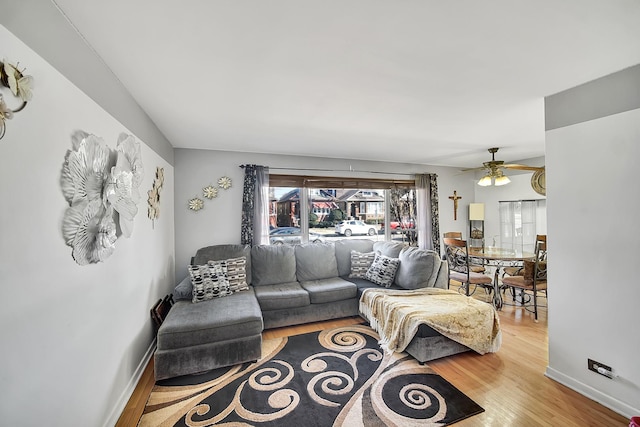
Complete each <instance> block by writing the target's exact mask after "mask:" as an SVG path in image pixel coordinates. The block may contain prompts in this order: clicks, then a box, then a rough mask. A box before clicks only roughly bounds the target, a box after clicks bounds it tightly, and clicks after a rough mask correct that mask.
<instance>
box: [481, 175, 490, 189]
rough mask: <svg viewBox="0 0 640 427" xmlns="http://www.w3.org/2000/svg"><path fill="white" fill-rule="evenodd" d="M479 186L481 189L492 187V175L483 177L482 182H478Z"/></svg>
mask: <svg viewBox="0 0 640 427" xmlns="http://www.w3.org/2000/svg"><path fill="white" fill-rule="evenodd" d="M478 185H479V186H481V187H487V186H489V185H491V175H485V176H483V177H482V178H481V179H480V181H478Z"/></svg>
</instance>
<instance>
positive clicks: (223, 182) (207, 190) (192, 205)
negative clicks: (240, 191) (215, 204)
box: [187, 176, 231, 212]
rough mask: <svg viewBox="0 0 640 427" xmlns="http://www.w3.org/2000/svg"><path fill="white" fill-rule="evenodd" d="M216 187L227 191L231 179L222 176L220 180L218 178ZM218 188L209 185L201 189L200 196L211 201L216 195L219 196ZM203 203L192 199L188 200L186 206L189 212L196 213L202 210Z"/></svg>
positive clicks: (196, 198) (199, 199)
mask: <svg viewBox="0 0 640 427" xmlns="http://www.w3.org/2000/svg"><path fill="white" fill-rule="evenodd" d="M218 185H219V186H220V188H222V189H223V190H228V189H229V188H231V178H229V177H227V176H223V177H222V178H219V179H218ZM220 188H218V187H215V186H213V185H211V184H209V185H207V186H206V187H203V188H202V196H203V197H204V198H205V199H207V200H213V199H215V198H216V197H218V195H219V194H220ZM204 202H205V201H204V200H202V199H201V198H199V197H194V198H193V199H189V202H188V205H187V206H188V207H189V209H190V210H192V211H194V212H198V211H199V210H201V209H204Z"/></svg>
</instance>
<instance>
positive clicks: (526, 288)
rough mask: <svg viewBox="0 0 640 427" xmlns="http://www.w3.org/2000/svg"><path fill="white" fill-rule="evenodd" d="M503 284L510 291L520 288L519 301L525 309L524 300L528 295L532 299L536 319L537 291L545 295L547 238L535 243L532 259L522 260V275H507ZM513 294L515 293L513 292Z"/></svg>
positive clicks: (536, 318)
mask: <svg viewBox="0 0 640 427" xmlns="http://www.w3.org/2000/svg"><path fill="white" fill-rule="evenodd" d="M502 284H503V286H507V287H510V288H511V289H512V292H514V290H515V289H519V290H520V301H521V303H522V306H523V307H524V308H525V309H526V310H529V309H528V308H527V305H526V303H527V302H528V301H529V300H525V297H526V296H527V295H530V298H531V300H533V315H534V318H535V321H536V322H537V321H538V293H539V292H544V294H545V296H546V295H547V239H546V236H544V239H540V240H539V241H538V243H537V244H536V252H535V259H534V261H524V271H523V274H522V276H508V277H504V278H503V279H502ZM514 295H515V294H514Z"/></svg>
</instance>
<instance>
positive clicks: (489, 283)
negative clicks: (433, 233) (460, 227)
mask: <svg viewBox="0 0 640 427" xmlns="http://www.w3.org/2000/svg"><path fill="white" fill-rule="evenodd" d="M443 241H444V252H445V259H446V260H447V262H448V264H449V283H450V282H451V279H453V280H455V281H458V282H460V283H462V286H464V288H465V291H466V295H467V296H470V295H473V294H474V293H475V291H476V289H477V287H478V286H481V287H483V288H484V289H485V290H487V291H488V292H490V291H491V290H493V278H491V277H489V276H486V275H484V274H482V273H476V272H474V271H472V270H471V263H470V262H469V256H468V255H467V254H468V253H469V247H468V245H467V241H466V240H462V239H453V238H450V237H445V238H444V239H443ZM471 285H475V287H474V288H473V292H471V290H470V288H471Z"/></svg>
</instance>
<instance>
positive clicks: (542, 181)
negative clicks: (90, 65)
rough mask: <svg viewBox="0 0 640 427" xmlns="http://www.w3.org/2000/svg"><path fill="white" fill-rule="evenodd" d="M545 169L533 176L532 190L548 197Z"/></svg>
mask: <svg viewBox="0 0 640 427" xmlns="http://www.w3.org/2000/svg"><path fill="white" fill-rule="evenodd" d="M544 172H545V169H544V168H542V169H541V170H537V171H535V172H534V174H533V175H532V176H531V188H533V191H535V192H536V193H538V194H540V195H542V196H546V195H547V181H546V178H545V173H544Z"/></svg>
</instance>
